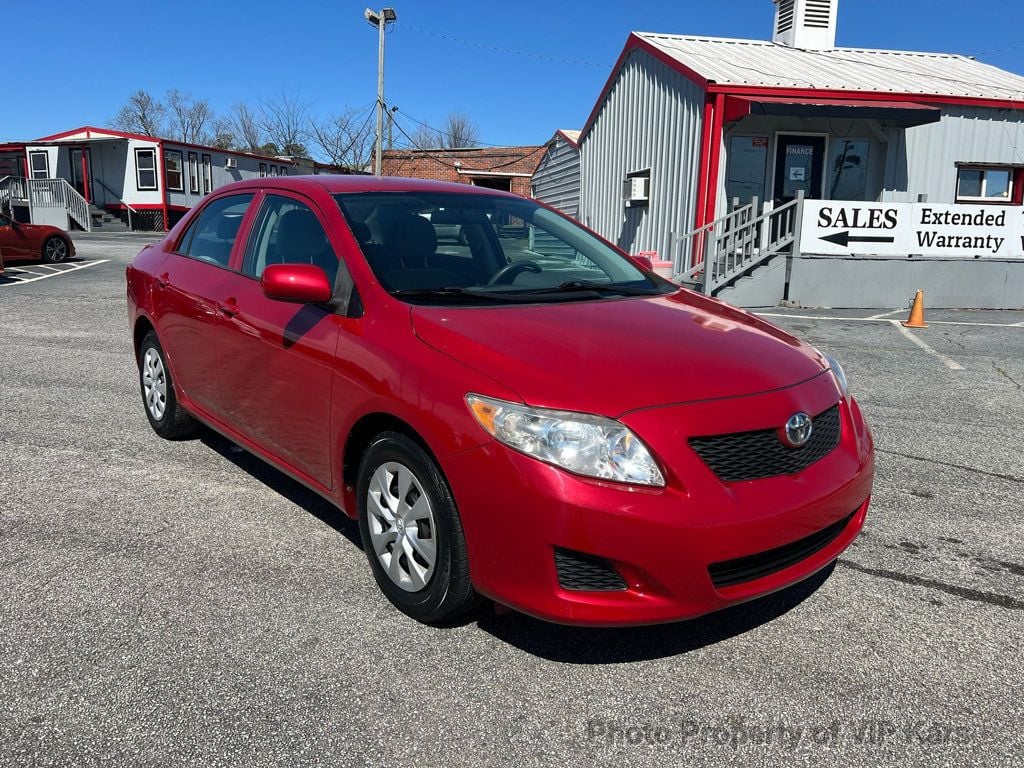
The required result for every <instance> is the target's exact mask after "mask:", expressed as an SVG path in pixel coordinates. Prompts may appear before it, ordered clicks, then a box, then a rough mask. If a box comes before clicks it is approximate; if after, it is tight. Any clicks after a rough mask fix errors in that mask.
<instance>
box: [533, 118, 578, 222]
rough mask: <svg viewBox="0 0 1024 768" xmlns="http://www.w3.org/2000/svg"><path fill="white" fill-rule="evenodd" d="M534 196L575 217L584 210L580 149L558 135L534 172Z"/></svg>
mask: <svg viewBox="0 0 1024 768" xmlns="http://www.w3.org/2000/svg"><path fill="white" fill-rule="evenodd" d="M532 187H533V196H534V197H535V198H537V199H538V200H540V201H541V202H542V203H547V204H548V205H553V206H555V208H557V209H558V210H560V211H561V212H562V213H565V214H567V215H569V216H572V217H573V218H579V213H580V152H579V150H578V149H577V148H576V147H574V146H572V144H570V143H569V142H568V141H566V140H565V139H564V138H562V136H556V137H555V139H554V141H552V142H551V146H549V147H548V151H547V152H545V153H544V158H543V159H542V160H541V161H540V165H539V166H538V167H537V172H536V173H535V174H533V181H532Z"/></svg>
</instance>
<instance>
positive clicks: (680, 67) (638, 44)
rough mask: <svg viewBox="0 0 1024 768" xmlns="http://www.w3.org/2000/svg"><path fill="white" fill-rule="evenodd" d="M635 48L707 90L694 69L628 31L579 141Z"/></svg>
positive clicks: (584, 135) (706, 85)
mask: <svg viewBox="0 0 1024 768" xmlns="http://www.w3.org/2000/svg"><path fill="white" fill-rule="evenodd" d="M635 50H641V51H644V52H645V53H647V54H648V55H650V56H651V57H653V58H654V59H655V60H657V61H660V62H661V63H662V64H664V65H665V66H666V67H668V68H669V69H671V70H674V71H675V72H678V73H679V74H680V75H682V76H683V77H685V78H686V79H687V80H690V81H691V82H693V83H695V84H696V85H698V86H699V87H700V88H702V89H704V90H705V91H707V90H708V86H709V83H708V81H707V80H706V79H705V78H703V77H701V76H700V75H698V74H697V73H696V72H695V71H693V70H692V69H690V68H689V67H687V66H686V65H685V64H681V63H680V62H678V61H676V60H675V59H674V58H672V57H671V56H669V55H668V54H667V53H665V52H664V51H663V50H661V49H660V48H658V47H657V46H655V45H653V44H651V43H649V42H648V41H647V40H644V39H643V38H641V37H638V36H637V35H635V34H634V33H632V32H630V33H629V37H627V38H626V46H625V47H624V48H623V49H622V53H621V54H619V60H618V61H616V62H615V66H614V67H612V73H611V75H609V76H608V81H607V82H606V83H605V84H604V88H603V89H602V90H601V95H600V96H598V97H597V101H596V102H595V103H594V109H593V110H591V112H590V116H589V117H588V118H587V122H586V123H584V124H583V130H582V131H580V142H581V143H582V142H583V139H584V138H585V137H586V135H587V134H588V133H590V129H591V128H592V127H593V124H594V120H595V119H596V118H597V113H598V112H600V111H601V107H602V106H603V105H604V101H605V99H606V98H607V97H608V92H609V91H610V90H611V89H612V85H613V84H614V83H615V79H616V78H617V77H618V76H619V70H620V69H622V65H623V64H624V63H625V61H626V59H627V58H628V57H629V54H631V53H632V52H633V51H635Z"/></svg>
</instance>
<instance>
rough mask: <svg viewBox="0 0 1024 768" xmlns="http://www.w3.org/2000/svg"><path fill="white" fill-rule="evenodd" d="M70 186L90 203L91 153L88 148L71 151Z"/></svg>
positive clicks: (91, 197) (91, 196)
mask: <svg viewBox="0 0 1024 768" xmlns="http://www.w3.org/2000/svg"><path fill="white" fill-rule="evenodd" d="M71 186H73V187H74V188H75V189H76V190H78V194H80V195H81V196H82V197H84V198H85V199H86V200H87V201H89V202H92V200H93V194H92V153H91V152H90V151H89V148H88V147H82V148H78V147H75V148H73V149H72V150H71Z"/></svg>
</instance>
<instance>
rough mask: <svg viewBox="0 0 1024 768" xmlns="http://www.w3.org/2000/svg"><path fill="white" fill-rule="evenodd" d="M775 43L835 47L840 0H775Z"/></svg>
mask: <svg viewBox="0 0 1024 768" xmlns="http://www.w3.org/2000/svg"><path fill="white" fill-rule="evenodd" d="M774 2H775V6H776V8H775V34H774V36H773V37H772V40H774V41H775V42H776V43H779V44H781V45H786V46H789V47H790V48H805V49H808V50H812V51H827V50H831V49H833V48H835V47H836V21H837V18H838V15H839V0H774Z"/></svg>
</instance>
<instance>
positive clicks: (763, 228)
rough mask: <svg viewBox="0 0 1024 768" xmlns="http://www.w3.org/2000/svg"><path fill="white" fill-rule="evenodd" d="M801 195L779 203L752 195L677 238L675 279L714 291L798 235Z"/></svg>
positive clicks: (783, 249)
mask: <svg viewBox="0 0 1024 768" xmlns="http://www.w3.org/2000/svg"><path fill="white" fill-rule="evenodd" d="M802 210H803V194H800V195H798V196H797V198H796V199H795V200H791V201H790V202H788V203H785V204H784V205H780V206H779V207H778V208H775V207H773V205H772V204H771V203H767V202H766V203H764V204H763V205H760V201H759V200H758V199H757V198H756V197H755V198H754V200H753V201H752V202H751V203H750V204H749V205H745V206H741V207H738V208H736V209H735V210H734V211H732V212H730V213H728V214H726V215H725V216H723V217H721V218H719V219H716V220H715V221H712V222H710V223H709V224H705V225H704V226H703V227H700V228H699V229H695V230H693V231H692V232H688V233H687V234H685V235H682V236H681V237H678V238H676V240H675V249H674V253H673V266H674V272H675V275H676V278H675V279H676V280H678V281H680V282H693V283H700V284H701V285H702V287H703V291H704V293H706V294H708V295H711V294H713V293H714V292H716V291H717V290H719V289H720V288H722V287H724V286H725V285H726V284H728V283H729V282H731V281H733V280H735V279H736V278H737V277H740V276H742V275H743V274H745V273H747V272H749V271H750V270H752V269H753V268H754V267H756V266H758V265H759V264H762V263H764V262H766V261H768V260H769V259H771V258H772V257H773V256H777V255H778V254H780V253H783V252H786V251H788V250H792V249H793V247H794V246H795V244H796V243H797V242H798V238H799V228H800V219H801V212H802Z"/></svg>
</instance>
